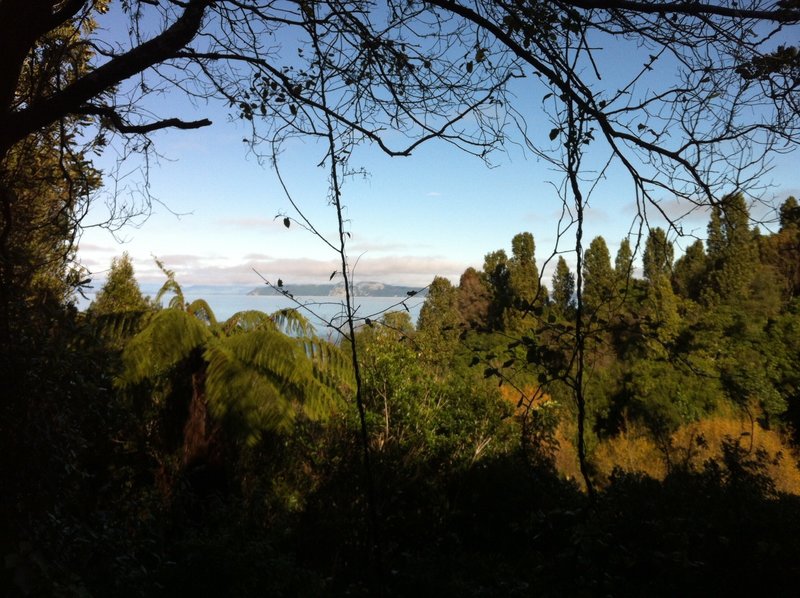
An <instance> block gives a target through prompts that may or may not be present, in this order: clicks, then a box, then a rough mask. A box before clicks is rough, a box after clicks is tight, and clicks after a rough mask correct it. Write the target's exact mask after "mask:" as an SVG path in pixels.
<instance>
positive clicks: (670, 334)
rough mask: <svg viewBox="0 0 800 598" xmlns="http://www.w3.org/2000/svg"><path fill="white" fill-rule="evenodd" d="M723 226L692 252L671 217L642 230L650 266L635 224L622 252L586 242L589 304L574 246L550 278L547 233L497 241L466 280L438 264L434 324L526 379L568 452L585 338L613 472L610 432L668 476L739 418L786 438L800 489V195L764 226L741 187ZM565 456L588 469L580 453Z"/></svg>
mask: <svg viewBox="0 0 800 598" xmlns="http://www.w3.org/2000/svg"><path fill="white" fill-rule="evenodd" d="M707 233H708V234H707V240H706V242H705V243H704V242H703V241H701V240H697V241H695V242H694V243H692V244H691V245H689V246H688V247H687V248H686V250H685V252H684V253H683V255H682V256H681V257H680V258H679V259H677V260H676V259H675V249H674V247H673V244H672V242H671V241H669V239H668V236H667V233H666V232H665V231H664V230H663V229H661V228H652V229H651V230H650V231H649V233H648V236H647V238H646V239H642V241H643V243H642V251H641V264H642V268H641V272H642V277H641V278H640V277H638V276H636V273H635V272H634V267H633V265H634V255H633V250H632V247H631V243H630V240H629V239H627V238H625V239H623V240H622V241H621V242H620V243H619V250H618V252H617V254H616V256H615V258H614V259H613V261H612V258H611V255H610V252H609V249H608V245H607V243H606V241H605V239H603V237H596V238H594V239H593V240H592V241H591V242H590V244H589V246H588V248H587V249H586V250H585V252H584V253H583V255H582V256H581V258H582V260H581V275H582V289H581V294H580V299H581V301H580V305H578V302H577V299H578V297H577V295H576V291H577V288H576V278H577V276H576V273H574V272H571V271H570V268H569V266H568V264H567V261H566V260H565V259H564V256H563V255H558V256H557V260H556V268H555V273H554V275H553V277H552V280H551V281H550V285H549V288H548V286H547V285H546V284H544V281H543V280H542V279H541V278H540V276H539V275H538V270H537V266H536V261H535V258H534V251H535V244H534V240H533V237H532V236H531V235H530V233H520V234H518V235H517V236H515V237H514V239H513V240H512V251H511V256H510V257H509V256H508V255H507V254H506V252H505V251H504V250H498V251H495V252H492V253H490V254H488V255H487V256H486V258H485V261H484V264H483V268H482V270H481V271H476V270H475V269H473V268H470V269H467V270H466V271H465V272H464V273H463V275H462V276H461V280H460V282H459V284H458V286H455V287H454V286H453V285H451V284H450V283H449V281H447V280H445V279H441V278H439V279H436V280H435V281H434V283H433V284H432V285H431V289H430V295H429V298H428V300H427V302H426V304H425V306H424V308H423V311H422V313H421V315H420V320H419V332H418V334H419V336H420V338H428V337H434V338H435V339H436V342H437V343H439V344H438V345H437V347H436V349H435V351H436V352H438V353H439V354H440V355H441V354H442V353H446V352H447V351H451V352H454V353H456V354H459V353H461V354H468V355H471V363H472V365H473V366H474V367H476V368H479V369H481V371H482V372H483V373H484V375H485V376H486V377H488V378H495V379H497V380H498V382H499V383H500V384H501V385H503V384H505V385H507V386H508V387H511V389H508V390H507V391H506V392H507V394H509V395H516V396H518V397H519V407H520V409H521V410H522V411H524V413H525V422H526V424H527V425H530V426H533V427H534V428H539V427H541V425H543V422H544V421H545V420H547V421H549V423H548V424H546V425H548V426H550V428H551V429H550V430H548V431H547V433H546V435H548V436H549V437H550V438H551V439H552V438H554V436H553V434H556V435H557V437H558V438H559V439H560V442H558V443H553V447H551V448H552V449H553V450H557V452H569V450H570V449H571V447H572V446H573V445H574V443H575V438H574V437H575V434H576V430H575V427H574V422H575V420H576V417H577V415H578V414H577V413H576V409H575V392H576V388H577V385H578V384H579V382H578V380H577V373H578V369H579V364H578V357H579V355H578V352H577V346H578V343H579V342H580V343H581V344H582V346H583V348H584V351H583V354H582V355H580V359H581V360H582V364H581V365H580V369H581V380H580V384H581V392H582V393H583V394H584V396H585V399H586V407H587V416H586V419H587V434H586V437H587V438H586V440H587V444H588V446H589V449H590V453H594V456H595V457H596V458H595V459H594V462H593V463H590V464H591V465H593V466H594V468H595V469H598V468H599V469H600V470H602V471H598V472H597V473H602V474H603V475H604V476H605V477H607V476H608V475H610V474H611V472H612V471H613V469H614V467H617V466H620V465H623V463H620V462H618V458H619V457H621V455H618V454H617V455H615V457H617V458H614V459H611V457H612V455H608V456H606V457H602V455H604V454H605V453H606V452H607V451H609V450H612V449H610V448H609V446H614V448H613V451H616V452H617V453H618V452H619V450H622V449H624V450H625V452H626V455H625V459H624V461H625V463H627V465H625V466H626V467H627V468H629V469H631V468H633V469H638V470H641V471H648V472H650V473H651V474H654V475H660V476H663V475H664V473H665V472H666V471H668V470H669V469H670V468H671V467H672V466H673V465H674V464H675V462H677V461H680V460H683V461H685V460H687V459H690V457H691V458H692V459H691V460H693V461H694V462H698V459H699V458H698V457H697V455H702V456H707V454H708V452H707V451H698V446H696V443H697V442H699V443H703V442H704V438H703V437H704V435H706V436H707V435H709V434H710V435H712V436H715V437H716V440H717V445H719V441H720V440H721V439H722V438H724V437H725V436H726V435H730V434H731V433H732V432H734V431H735V434H734V435H735V436H737V437H738V436H740V435H744V436H746V437H747V438H748V446H749V447H751V448H752V447H753V446H755V447H756V448H762V447H763V446H764V444H766V445H769V447H770V448H771V450H772V454H773V457H775V454H776V453H778V456H777V459H778V460H779V461H782V465H781V467H780V468H779V469H780V470H781V471H780V472H779V471H777V469H776V470H775V471H774V473H775V474H776V475H778V476H779V478H780V483H781V484H783V486H782V487H783V489H787V490H788V489H791V490H792V491H794V492H799V491H800V478H798V476H797V471H796V457H795V456H794V453H793V449H791V448H790V447H789V446H788V444H787V442H788V441H789V440H790V439H791V440H793V443H792V444H796V442H797V436H796V433H797V430H798V429H800V427H799V426H798V424H800V420H798V404H799V402H800V397H799V396H798V392H799V390H798V389H799V386H798V382H800V379H798V375H797V368H796V364H797V363H800V335H799V334H798V325H800V321H799V320H798V307H799V305H798V299H797V297H798V291H800V208H798V204H797V201H796V200H795V199H794V198H793V197H790V198H789V199H787V200H786V201H785V202H784V204H783V205H782V207H781V209H780V228H779V230H778V231H777V232H775V233H772V234H763V233H761V232H760V230H759V229H758V227H753V226H751V218H750V215H749V212H748V208H747V205H746V203H745V200H744V198H743V196H742V195H741V194H732V195H729V196H726V197H724V198H722V199H721V200H720V201H719V202H717V203H716V204H715V205H714V207H713V209H712V211H711V216H710V221H709V223H708V231H707ZM579 310H580V325H581V330H580V331H578V330H577V324H578V319H579V318H578V316H579V314H578V312H579ZM579 336H580V339H579ZM554 411H555V412H557V413H558V416H557V417H555V418H554V417H553V412H554ZM735 422H741V425H740V426H737V425H735ZM554 425H555V429H553V426H554ZM540 432H541V430H540ZM676 435H677V436H676ZM536 437H537V438H539V439H541V436H540V435H537V436H536ZM621 439H626V440H625V442H623V440H621ZM693 442H694V443H695V445H692V443H693ZM609 443H612V444H611V445H609ZM620 443H622V444H623V445H625V446H619V444H620ZM556 444H558V445H559V448H558V449H556V448H555V445H556ZM717 448H719V446H718V447H717ZM613 451H612V452H613ZM573 456H574V455H573ZM590 456H591V455H590ZM563 459H564V461H563V462H562V469H563V470H565V471H569V472H570V474H571V475H575V474H576V470H575V469H574V468H573V467H572V466H571V465H570V463H569V461H570V459H571V457H568V456H567V455H566V454H565V455H563ZM609 459H610V460H609ZM590 461H592V459H590ZM700 463H702V460H700ZM776 467H777V466H776Z"/></svg>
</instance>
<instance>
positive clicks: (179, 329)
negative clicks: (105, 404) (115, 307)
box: [119, 309, 211, 386]
mask: <svg viewBox="0 0 800 598" xmlns="http://www.w3.org/2000/svg"><path fill="white" fill-rule="evenodd" d="M209 338H211V332H210V331H209V329H208V327H207V326H206V325H204V324H203V323H202V322H200V320H198V319H197V318H195V317H194V316H192V315H191V314H188V313H187V312H185V311H182V310H179V309H165V310H162V311H160V312H158V313H156V314H155V315H154V316H153V317H152V319H151V320H150V321H149V323H148V324H147V326H145V327H144V329H142V331H141V332H140V333H139V334H137V335H136V336H135V337H133V339H131V341H130V342H129V343H128V344H127V346H126V347H125V350H124V351H123V353H122V363H123V374H122V376H121V377H120V380H119V383H120V384H121V385H122V386H127V385H130V384H136V383H138V382H141V381H142V380H145V379H151V380H152V379H155V378H157V377H159V376H161V375H163V374H164V373H165V372H167V371H168V370H169V369H171V368H172V367H173V366H175V365H176V364H177V363H178V362H179V361H181V360H182V359H184V358H185V357H187V356H188V355H189V353H190V352H191V351H192V350H193V349H195V348H197V347H200V346H202V345H203V344H205V343H206V342H207V341H208V339H209Z"/></svg>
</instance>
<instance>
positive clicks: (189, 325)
mask: <svg viewBox="0 0 800 598" xmlns="http://www.w3.org/2000/svg"><path fill="white" fill-rule="evenodd" d="M167 272H168V279H167V282H166V283H165V284H164V286H163V287H162V289H161V291H160V292H159V296H158V297H157V299H159V298H160V296H161V295H163V294H164V293H165V292H173V293H174V297H173V298H172V300H171V301H170V307H169V308H168V309H164V310H161V311H159V312H158V313H156V314H155V316H153V318H152V319H151V320H150V321H149V322H148V324H147V325H146V326H145V327H144V328H143V329H142V330H141V332H139V333H138V334H137V335H136V336H135V337H134V338H133V339H132V340H131V341H130V342H129V343H128V345H127V346H126V347H125V351H124V353H123V363H124V371H123V373H122V375H121V376H120V384H121V385H122V386H124V387H127V386H132V385H136V384H140V383H142V382H144V381H150V382H151V383H157V384H161V385H164V384H166V385H167V388H168V387H169V386H170V385H171V384H174V380H173V376H175V375H181V372H183V375H188V379H189V385H188V386H189V387H190V388H191V399H190V406H189V415H188V417H189V420H187V424H186V430H187V438H186V445H185V447H184V448H185V451H186V455H185V460H191V459H192V458H193V457H191V455H192V453H193V452H194V451H198V450H202V449H207V444H208V442H209V441H210V436H212V435H213V432H210V431H207V430H206V425H207V422H206V419H207V417H206V409H207V408H208V409H209V410H210V414H211V415H213V416H214V418H215V419H216V420H218V421H225V422H227V423H230V424H232V425H233V426H234V429H235V430H236V431H237V433H239V434H241V435H243V437H244V438H245V439H246V440H247V441H248V442H249V443H253V442H255V441H257V440H258V438H259V436H260V434H261V433H262V432H264V431H286V430H288V429H289V428H290V427H291V426H292V424H293V422H294V421H295V419H296V417H297V414H298V410H299V411H301V412H302V413H303V414H305V415H306V416H307V417H311V418H318V417H321V416H323V415H325V414H326V413H327V412H329V411H330V409H331V407H332V405H333V404H334V401H335V399H336V398H337V397H338V396H340V393H341V392H342V391H343V390H344V389H345V388H346V386H345V385H346V384H347V380H348V375H347V372H348V369H347V368H348V366H347V363H346V360H344V359H343V358H342V357H341V355H340V353H339V352H338V351H337V350H336V349H335V348H334V347H333V346H331V345H330V344H328V343H326V342H324V341H322V340H320V339H318V338H317V337H316V336H315V335H314V334H313V331H312V328H311V326H310V324H308V322H307V321H305V320H304V319H303V318H302V317H301V316H300V315H299V314H297V313H296V312H295V311H294V310H282V311H279V312H276V313H275V314H273V315H271V316H267V315H265V314H262V313H260V312H240V313H237V314H234V315H233V316H231V318H229V319H228V320H227V321H226V322H225V323H224V324H222V325H221V326H220V325H219V324H217V322H216V319H215V318H214V314H213V312H212V311H211V309H210V308H209V307H208V305H207V304H206V303H205V302H203V301H200V300H198V301H195V302H192V303H190V304H186V303H185V301H184V300H183V294H182V291H181V288H180V285H178V284H177V282H176V281H175V279H174V273H173V272H171V271H167ZM208 425H209V427H210V423H209V424H208ZM197 430H199V432H198V435H196V437H194V438H189V432H190V431H197Z"/></svg>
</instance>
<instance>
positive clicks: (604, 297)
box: [583, 236, 614, 311]
mask: <svg viewBox="0 0 800 598" xmlns="http://www.w3.org/2000/svg"><path fill="white" fill-rule="evenodd" d="M583 280H584V291H583V299H584V302H585V303H586V306H587V307H588V308H589V310H591V311H597V309H598V308H599V307H600V306H601V305H604V304H606V303H608V302H609V301H610V300H611V298H612V297H613V296H614V271H613V270H612V269H611V255H610V254H609V252H608V245H606V241H605V239H604V238H603V237H600V236H598V237H595V238H594V239H592V242H591V243H590V244H589V248H588V249H587V250H586V252H585V253H584V256H583Z"/></svg>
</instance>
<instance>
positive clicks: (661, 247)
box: [642, 227, 674, 283]
mask: <svg viewBox="0 0 800 598" xmlns="http://www.w3.org/2000/svg"><path fill="white" fill-rule="evenodd" d="M673 258H674V249H673V247H672V242H671V241H669V240H668V239H667V233H666V232H665V231H664V229H663V228H661V227H656V228H653V229H650V234H648V235H647V242H646V243H645V247H644V255H643V256H642V265H643V268H644V277H645V278H646V279H647V280H649V281H650V282H651V283H654V282H655V281H656V279H658V278H660V277H662V276H669V274H670V273H671V271H672V260H673Z"/></svg>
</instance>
